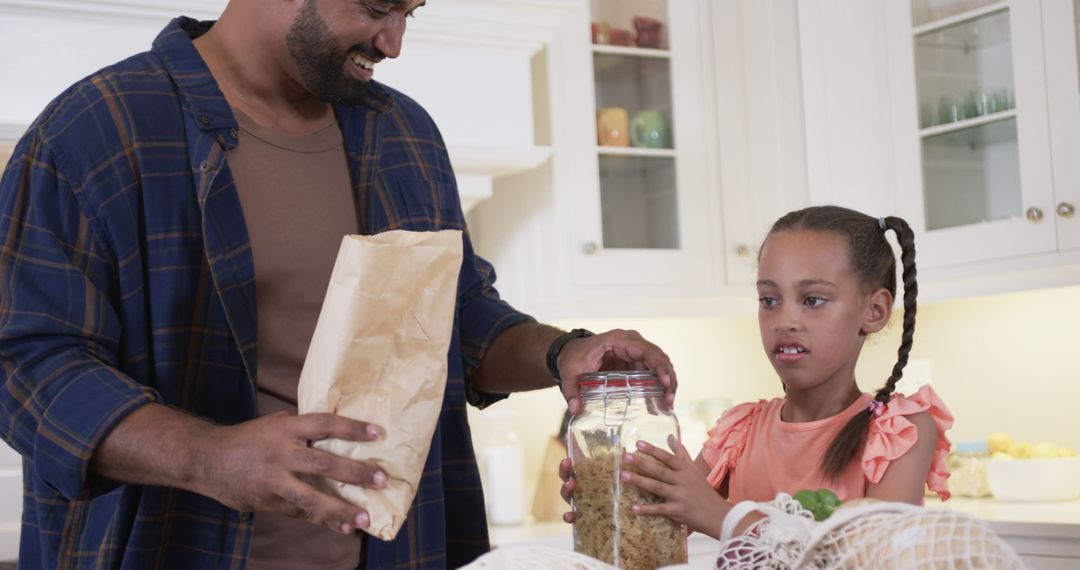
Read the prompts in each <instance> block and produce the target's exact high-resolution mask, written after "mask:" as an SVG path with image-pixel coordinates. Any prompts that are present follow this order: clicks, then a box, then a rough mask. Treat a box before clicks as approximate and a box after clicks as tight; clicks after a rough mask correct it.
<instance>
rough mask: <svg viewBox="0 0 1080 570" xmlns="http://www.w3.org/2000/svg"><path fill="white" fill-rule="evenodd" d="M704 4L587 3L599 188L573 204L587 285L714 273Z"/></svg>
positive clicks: (687, 0) (672, 0)
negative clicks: (620, 279) (625, 278)
mask: <svg viewBox="0 0 1080 570" xmlns="http://www.w3.org/2000/svg"><path fill="white" fill-rule="evenodd" d="M700 5H701V3H700V2H698V1H696V0H590V1H589V8H590V11H589V19H590V30H588V33H590V34H591V38H590V39H591V42H590V52H591V53H589V54H588V55H587V56H588V57H589V59H590V60H591V64H592V65H591V68H592V69H591V71H592V82H591V88H592V89H591V94H590V95H591V98H592V102H593V111H594V114H595V120H596V129H595V138H594V140H592V141H590V148H591V155H592V160H593V161H594V164H595V176H596V178H595V181H596V184H597V187H598V189H599V191H598V193H597V194H596V196H595V198H596V199H594V200H582V202H581V203H580V204H577V205H576V206H575V212H574V213H575V216H574V220H575V223H574V225H575V230H576V231H578V232H580V233H581V235H582V236H583V237H582V239H581V240H580V243H579V247H580V249H581V251H580V253H579V255H578V262H577V264H576V267H575V272H576V273H577V275H576V278H577V279H578V281H579V282H580V281H586V282H588V281H594V282H597V283H609V282H611V281H612V279H618V277H617V276H618V275H619V274H622V275H628V273H627V271H632V272H633V277H632V279H631V281H633V282H635V283H640V284H646V283H648V284H662V283H667V282H675V281H678V282H685V280H686V279H698V280H700V282H701V283H703V284H704V283H706V282H708V280H709V278H710V277H711V275H710V271H711V267H710V263H711V260H710V259H709V253H708V252H709V251H710V243H709V241H710V238H709V232H708V231H707V228H708V224H709V221H710V220H709V217H710V214H709V206H708V205H709V199H708V194H709V190H708V187H709V185H710V183H709V182H708V180H707V179H708V176H707V175H705V174H704V172H705V164H704V162H705V160H706V159H707V150H706V149H707V148H708V146H709V145H708V144H706V141H704V140H703V138H704V137H705V136H706V134H705V133H706V131H705V128H704V124H705V123H707V114H706V113H708V112H709V111H708V110H707V109H708V103H706V99H707V97H706V94H705V90H704V85H705V83H704V77H705V75H706V74H704V73H702V66H703V64H704V60H703V50H702V49H701V46H702V43H703V41H704V38H703V37H702V36H701V33H700V30H699V29H698V26H699V25H700V21H701V18H700V17H699V13H698V9H699V7H700ZM583 95H584V94H583ZM585 96H588V95H585Z"/></svg>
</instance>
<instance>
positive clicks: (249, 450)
mask: <svg viewBox="0 0 1080 570" xmlns="http://www.w3.org/2000/svg"><path fill="white" fill-rule="evenodd" d="M211 430H212V431H211V434H210V437H209V438H208V441H209V442H211V443H210V445H209V447H208V449H207V453H206V455H205V461H204V463H203V464H202V469H203V476H202V477H199V481H200V482H201V483H200V485H199V487H200V489H199V492H200V493H202V494H204V495H206V496H209V497H212V498H214V499H217V500H218V501H220V502H221V503H223V504H225V505H226V506H228V507H231V508H233V509H236V510H238V511H256V512H259V511H271V512H278V513H282V514H285V515H287V516H291V517H296V518H302V519H306V520H308V521H309V522H311V523H314V524H317V525H320V526H324V527H326V528H329V529H331V530H334V531H336V532H340V533H342V534H349V533H351V532H352V531H353V529H354V528H366V527H367V526H368V524H369V523H370V518H369V517H368V514H367V512H366V511H364V510H363V509H361V508H358V507H356V506H353V505H351V504H349V503H347V502H345V501H343V500H341V499H339V498H337V497H332V496H330V495H327V494H325V493H323V492H321V491H319V490H317V489H315V488H314V487H313V486H311V484H309V483H308V482H307V481H306V479H308V478H310V477H314V476H325V477H328V478H330V479H332V480H334V481H339V482H341V483H349V484H353V485H360V486H362V487H368V488H372V489H379V488H382V487H385V486H386V475H385V474H384V473H383V472H381V471H379V469H378V468H377V467H376V466H374V465H370V464H367V463H361V462H359V461H354V460H351V459H346V458H343V457H338V456H336V455H333V454H331V453H327V452H325V451H321V450H318V449H315V448H313V447H310V446H309V442H312V441H319V440H323V439H328V438H335V439H344V440H349V441H372V440H375V439H378V437H379V430H378V428H377V427H376V426H374V425H371V424H367V423H364V422H358V421H354V420H350V419H348V418H343V417H340V416H335V415H332V414H305V415H301V416H296V415H290V414H272V415H268V416H264V417H261V418H257V419H254V420H251V421H247V422H244V423H242V424H239V425H235V426H215V427H212V428H211Z"/></svg>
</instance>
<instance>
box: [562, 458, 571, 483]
mask: <svg viewBox="0 0 1080 570" xmlns="http://www.w3.org/2000/svg"><path fill="white" fill-rule="evenodd" d="M573 474H574V463H573V462H572V461H570V458H569V457H567V458H565V459H563V460H562V461H560V462H559V479H562V480H563V481H569V480H570V477H571V476H572V475H573Z"/></svg>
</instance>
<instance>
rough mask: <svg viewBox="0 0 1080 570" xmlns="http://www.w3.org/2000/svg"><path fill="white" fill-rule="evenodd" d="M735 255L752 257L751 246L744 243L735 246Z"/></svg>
mask: <svg viewBox="0 0 1080 570" xmlns="http://www.w3.org/2000/svg"><path fill="white" fill-rule="evenodd" d="M735 255H737V256H739V257H750V247H749V246H747V245H745V244H742V245H740V246H739V247H736V248H735Z"/></svg>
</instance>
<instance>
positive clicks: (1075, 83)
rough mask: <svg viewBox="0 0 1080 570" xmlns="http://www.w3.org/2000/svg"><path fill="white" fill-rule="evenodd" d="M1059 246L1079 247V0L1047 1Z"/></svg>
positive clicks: (1048, 95) (1048, 89) (1045, 17)
mask: <svg viewBox="0 0 1080 570" xmlns="http://www.w3.org/2000/svg"><path fill="white" fill-rule="evenodd" d="M1042 9H1043V30H1044V33H1045V35H1046V40H1045V46H1046V48H1045V53H1046V100H1047V102H1048V104H1049V116H1050V140H1051V144H1052V146H1053V157H1054V204H1053V208H1052V213H1050V212H1048V215H1049V216H1053V217H1054V218H1055V219H1056V221H1057V229H1058V248H1059V249H1063V250H1065V249H1073V248H1080V213H1077V211H1076V210H1077V209H1078V208H1080V33H1078V30H1080V0H1043V3H1042Z"/></svg>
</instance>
